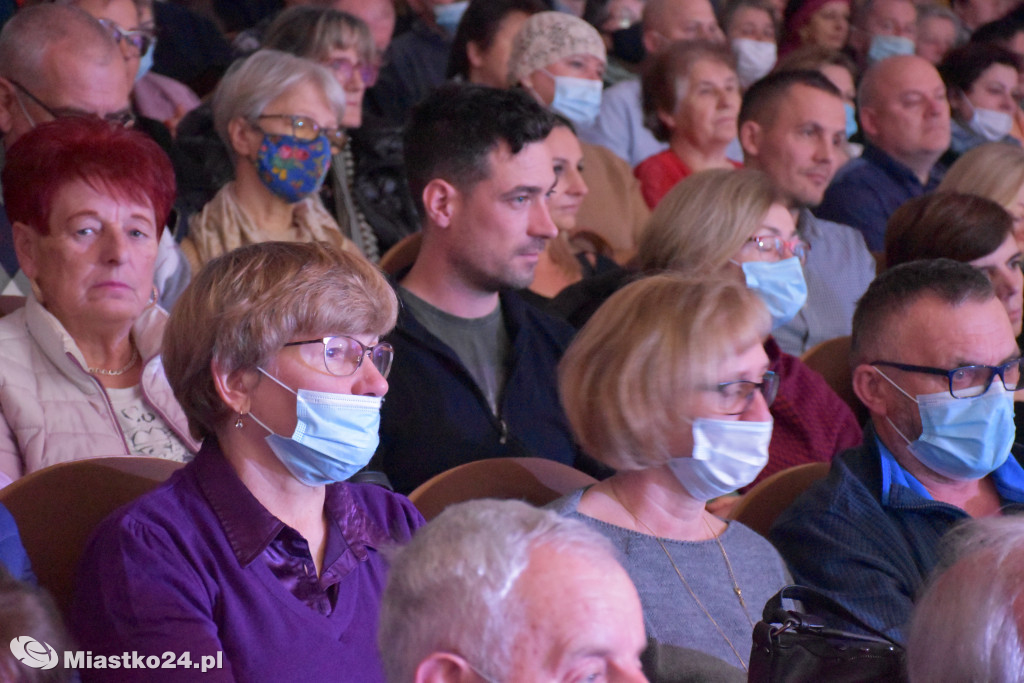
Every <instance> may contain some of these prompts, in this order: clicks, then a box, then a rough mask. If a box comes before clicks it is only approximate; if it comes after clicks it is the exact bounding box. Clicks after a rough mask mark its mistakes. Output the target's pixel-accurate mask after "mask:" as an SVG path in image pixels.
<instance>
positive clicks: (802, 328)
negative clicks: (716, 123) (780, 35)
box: [739, 71, 875, 355]
mask: <svg viewBox="0 0 1024 683" xmlns="http://www.w3.org/2000/svg"><path fill="white" fill-rule="evenodd" d="M739 137H740V143H741V144H742V145H743V153H744V162H745V163H746V165H747V167H748V168H756V169H759V170H761V171H764V172H765V173H766V174H768V176H769V177H770V178H771V179H772V182H773V183H774V184H775V187H776V188H777V189H778V191H779V193H780V194H781V195H782V197H783V200H784V201H785V202H786V206H787V207H788V208H789V210H790V211H791V212H792V214H793V218H794V220H795V221H796V226H797V233H798V234H799V235H800V237H801V238H802V239H803V240H804V241H805V242H807V243H808V244H810V245H811V253H810V254H809V255H808V257H807V263H805V264H804V279H805V280H806V281H807V303H806V304H805V305H804V307H803V309H801V311H800V312H799V313H798V314H797V315H796V317H794V318H793V319H792V320H791V321H789V322H788V323H786V324H785V325H783V326H782V327H780V328H777V329H776V330H775V331H774V332H773V333H772V334H773V336H774V337H775V340H776V341H777V342H778V343H779V346H781V347H782V350H783V351H785V352H787V353H791V354H794V355H800V354H802V353H803V352H804V351H806V350H807V349H809V348H811V347H812V346H814V345H815V344H818V343H820V342H823V341H825V340H827V339H833V338H835V337H843V336H846V335H848V334H850V319H851V318H852V317H853V308H854V305H855V304H856V303H857V299H858V298H860V295H861V294H863V293H864V290H865V289H867V286H868V284H870V282H871V280H872V279H873V278H874V277H875V261H874V259H873V258H872V257H871V254H870V253H869V252H868V250H867V247H866V246H865V245H864V238H863V237H862V236H861V234H860V233H859V232H857V231H856V230H854V229H853V228H851V227H849V226H848V225H842V224H840V223H832V222H830V221H825V220H821V219H819V218H816V217H815V216H814V214H812V213H811V207H815V206H817V205H818V204H820V203H821V198H822V196H823V195H824V193H825V188H827V187H828V184H829V183H830V182H832V176H834V175H835V173H836V170H837V169H838V168H839V165H840V164H841V161H840V159H841V157H842V145H843V143H844V142H845V141H846V112H845V109H844V107H843V99H842V95H841V94H840V92H839V90H837V89H836V87H835V86H834V85H832V83H831V82H830V81H829V80H828V79H827V78H825V77H824V76H823V75H821V74H820V73H818V72H817V71H783V72H779V73H773V74H769V75H768V76H766V77H765V78H763V79H761V80H760V81H757V82H756V83H754V84H753V85H751V86H750V88H749V89H748V90H747V92H746V93H745V94H744V96H743V106H742V107H741V108H740V115H739Z"/></svg>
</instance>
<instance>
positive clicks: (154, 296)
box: [149, 285, 160, 304]
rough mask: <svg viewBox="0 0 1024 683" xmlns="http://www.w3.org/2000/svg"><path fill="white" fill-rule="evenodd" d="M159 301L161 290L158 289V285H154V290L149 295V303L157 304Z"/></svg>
mask: <svg viewBox="0 0 1024 683" xmlns="http://www.w3.org/2000/svg"><path fill="white" fill-rule="evenodd" d="M159 300H160V290H159V289H157V288H156V285H153V290H152V291H151V292H150V293H149V303H150V304H155V303H156V302H158V301H159Z"/></svg>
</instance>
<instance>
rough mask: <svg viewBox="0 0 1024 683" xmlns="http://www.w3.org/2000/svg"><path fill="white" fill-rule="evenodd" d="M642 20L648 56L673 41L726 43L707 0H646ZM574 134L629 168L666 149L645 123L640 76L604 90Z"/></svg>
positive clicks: (666, 146)
mask: <svg viewBox="0 0 1024 683" xmlns="http://www.w3.org/2000/svg"><path fill="white" fill-rule="evenodd" d="M642 21H643V25H644V34H643V43H644V49H646V50H647V55H648V58H650V56H652V55H655V54H658V53H659V52H661V51H663V50H664V49H665V48H667V47H668V46H669V45H671V44H672V43H673V42H675V41H677V40H710V41H713V42H724V41H725V34H724V33H722V29H721V28H719V26H718V20H717V19H716V18H715V11H714V9H713V8H712V6H711V3H710V2H708V0H647V4H645V5H644V13H643V20H642ZM579 135H580V138H582V139H583V140H584V141H585V142H589V143H590V144H592V145H601V146H603V147H607V148H608V149H610V150H611V151H613V152H615V154H617V155H618V156H619V157H621V158H622V159H624V160H625V161H626V162H628V163H629V165H630V166H634V167H635V166H636V165H637V164H639V163H640V162H641V161H643V160H644V159H646V158H647V157H649V156H652V155H654V154H657V153H659V152H662V151H664V150H666V149H668V143H667V142H662V141H661V140H658V139H657V138H655V137H654V134H653V133H651V131H650V130H649V129H647V128H646V127H645V126H644V112H643V106H642V105H641V103H640V80H639V79H631V80H628V81H623V82H621V83H617V84H616V85H614V86H612V87H610V88H608V89H607V90H605V92H604V96H603V97H602V98H601V113H600V114H599V115H598V118H597V121H595V122H594V124H593V125H592V126H590V127H588V128H585V129H583V130H581V131H579Z"/></svg>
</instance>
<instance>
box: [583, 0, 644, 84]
mask: <svg viewBox="0 0 1024 683" xmlns="http://www.w3.org/2000/svg"><path fill="white" fill-rule="evenodd" d="M645 2H646V0H587V3H586V5H584V8H583V14H582V15H581V16H580V18H581V19H583V21H585V22H587V23H588V24H590V25H591V26H593V27H594V28H595V29H597V32H598V33H599V34H600V35H601V39H602V40H603V41H604V46H605V49H606V50H607V51H608V63H607V64H606V65H605V70H604V73H603V74H602V75H601V82H602V83H603V84H604V86H605V87H606V88H607V87H610V86H613V85H615V84H617V83H621V82H622V81H629V80H634V79H635V78H636V72H637V71H638V69H639V67H640V64H641V63H642V62H643V60H644V57H645V56H646V50H645V48H644V46H643V30H644V27H643V23H642V21H641V16H642V14H643V10H644V4H645Z"/></svg>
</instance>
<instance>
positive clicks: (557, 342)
mask: <svg viewBox="0 0 1024 683" xmlns="http://www.w3.org/2000/svg"><path fill="white" fill-rule="evenodd" d="M501 305H502V308H503V309H504V315H505V317H506V320H509V321H510V322H511V323H512V324H513V325H515V326H516V327H517V328H518V329H517V330H516V332H518V334H520V335H521V334H526V335H528V336H531V337H534V338H538V339H544V340H546V341H547V342H548V343H549V347H550V348H554V349H557V351H558V353H559V355H560V354H561V352H562V351H564V350H565V348H566V347H567V346H568V345H569V342H570V341H572V338H573V335H575V333H576V331H575V330H574V329H573V327H572V325H570V324H569V323H567V322H565V321H564V320H562V319H561V318H556V317H555V316H553V315H550V314H548V313H545V312H544V311H542V310H540V309H538V308H537V307H535V306H531V305H530V304H528V303H526V301H524V300H523V299H522V297H520V296H519V295H518V294H516V293H515V292H505V293H503V294H502V295H501ZM510 331H511V330H510Z"/></svg>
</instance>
